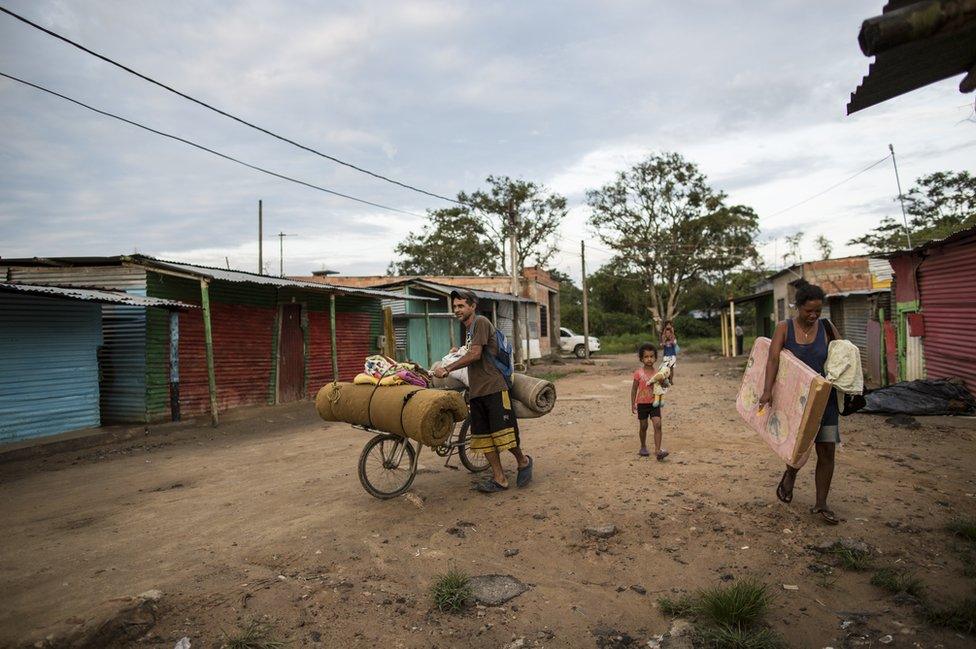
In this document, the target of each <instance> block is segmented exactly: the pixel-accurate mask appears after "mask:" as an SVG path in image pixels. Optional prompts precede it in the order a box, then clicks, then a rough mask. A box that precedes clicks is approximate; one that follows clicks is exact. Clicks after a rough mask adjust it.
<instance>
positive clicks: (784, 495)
mask: <svg viewBox="0 0 976 649" xmlns="http://www.w3.org/2000/svg"><path fill="white" fill-rule="evenodd" d="M786 473H787V472H786V471H784V472H783V477H782V478H780V479H779V484H778V485H776V497H777V498H779V499H780V501H782V502H784V503H786V504H787V505H789V504H790V503H791V502H793V490H792V489H790V490H789V492H787V491H786V487H785V486H784V485H783V483H784V482H785V481H786Z"/></svg>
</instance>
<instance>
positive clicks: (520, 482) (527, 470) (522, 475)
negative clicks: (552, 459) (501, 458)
mask: <svg viewBox="0 0 976 649" xmlns="http://www.w3.org/2000/svg"><path fill="white" fill-rule="evenodd" d="M525 459H527V460H528V463H526V465H525V466H523V467H520V468H519V470H518V475H517V476H516V477H515V485H516V486H518V487H524V486H525V485H527V484H529V483H530V482H531V481H532V456H531V455H526V456H525Z"/></svg>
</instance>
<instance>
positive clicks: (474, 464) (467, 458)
mask: <svg viewBox="0 0 976 649" xmlns="http://www.w3.org/2000/svg"><path fill="white" fill-rule="evenodd" d="M470 432H471V419H470V418H469V419H465V420H464V422H463V423H462V424H461V430H460V432H459V433H458V457H459V458H461V464H463V465H464V468H465V469H467V470H468V471H470V472H471V473H481V472H482V471H487V470H488V469H489V468H491V465H490V464H488V458H486V457H485V454H484V453H475V452H474V451H472V450H471V449H470V448H468V444H470V439H469V433H470Z"/></svg>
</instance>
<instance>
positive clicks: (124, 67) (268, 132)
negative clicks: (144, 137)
mask: <svg viewBox="0 0 976 649" xmlns="http://www.w3.org/2000/svg"><path fill="white" fill-rule="evenodd" d="M0 12H3V13H5V14H7V15H8V16H10V17H12V18H15V19H17V20H19V21H20V22H22V23H24V24H26V25H29V26H31V27H33V28H34V29H37V30H39V31H41V32H44V33H45V34H47V35H48V36H53V37H54V38H56V39H58V40H60V41H63V42H65V43H67V44H68V45H71V46H72V47H76V48H78V49H79V50H81V51H82V52H85V53H86V54H90V55H92V56H94V57H95V58H98V59H101V60H102V61H105V62H106V63H108V64H110V65H114V66H115V67H117V68H119V69H121V70H125V71H126V72H128V73H129V74H132V75H135V76H137V77H139V78H140V79H142V80H144V81H148V82H149V83H151V84H153V85H156V86H159V87H160V88H162V89H164V90H166V91H168V92H171V93H173V94H174V95H177V96H179V97H182V98H183V99H186V100H188V101H192V102H193V103H194V104H197V105H198V106H202V107H204V108H206V109H207V110H211V111H213V112H215V113H217V114H218V115H222V116H224V117H227V118H228V119H232V120H234V121H235V122H238V123H239V124H243V125H244V126H247V127H248V128H252V129H254V130H256V131H259V132H261V133H264V134H265V135H270V136H271V137H273V138H275V139H277V140H281V141H282V142H286V143H288V144H291V145H292V146H296V147H298V148H299V149H302V150H304V151H307V152H309V153H313V154H315V155H317V156H319V157H322V158H325V159H326V160H331V161H332V162H335V163H337V164H340V165H343V166H345V167H349V168H350V169H355V170H356V171H358V172H360V173H364V174H366V175H368V176H372V177H373V178H377V179H379V180H382V181H385V182H388V183H391V184H393V185H397V186H399V187H403V188H404V189H409V190H410V191H414V192H418V193H420V194H425V195H427V196H431V197H433V198H439V199H441V200H443V201H448V202H449V203H455V204H457V205H462V203H461V202H460V201H458V200H457V199H454V198H450V197H448V196H443V195H441V194H437V193H434V192H430V191H427V190H426V189H421V188H419V187H415V186H413V185H409V184H407V183H404V182H401V181H399V180H394V179H393V178H390V177H388V176H384V175H383V174H379V173H376V172H375V171H370V170H369V169H364V168H362V167H359V166H357V165H354V164H352V163H350V162H346V161H345V160H340V159H339V158H336V157H335V156H331V155H329V154H327V153H323V152H321V151H319V150H318V149H315V148H313V147H311V146H307V145H305V144H301V143H299V142H296V141H295V140H292V139H290V138H287V137H285V136H284V135H279V134H278V133H275V132H274V131H271V130H269V129H266V128H264V127H262V126H258V125H257V124H254V123H252V122H249V121H247V120H246V119H243V118H241V117H238V116H236V115H233V114H231V113H228V112H227V111H224V110H221V109H220V108H217V107H215V106H212V105H211V104H209V103H207V102H205V101H203V100H201V99H197V98H196V97H193V96H191V95H188V94H186V93H185V92H181V91H179V90H177V89H176V88H173V87H172V86H168V85H166V84H165V83H163V82H161V81H157V80H156V79H153V78H152V77H150V76H147V75H145V74H142V73H141V72H138V71H136V70H133V69H132V68H130V67H128V66H127V65H123V64H122V63H119V62H118V61H115V60H114V59H111V58H109V57H107V56H105V55H104V54H99V53H98V52H96V51H94V50H91V49H89V48H87V47H85V46H84V45H82V44H81V43H77V42H75V41H73V40H71V39H70V38H68V37H67V36H62V35H61V34H58V33H57V32H54V31H51V30H50V29H47V28H46V27H43V26H41V25H38V24H37V23H35V22H33V21H32V20H30V19H28V18H25V17H24V16H21V15H20V14H18V13H15V12H13V11H11V10H9V9H7V8H6V7H3V6H0ZM76 103H77V102H76ZM333 193H335V192H333ZM357 200H358V199H357ZM398 211H399V210H398Z"/></svg>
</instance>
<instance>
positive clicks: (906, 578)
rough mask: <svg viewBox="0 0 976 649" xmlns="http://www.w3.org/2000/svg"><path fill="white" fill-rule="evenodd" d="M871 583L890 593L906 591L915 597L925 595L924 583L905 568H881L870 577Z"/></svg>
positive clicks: (920, 597)
mask: <svg viewBox="0 0 976 649" xmlns="http://www.w3.org/2000/svg"><path fill="white" fill-rule="evenodd" d="M871 584H872V585H873V586H877V587H878V588H880V589H882V590H885V591H887V592H889V593H891V594H892V595H897V594H898V593H908V594H909V595H911V596H912V597H915V598H917V599H922V598H923V597H925V585H924V584H922V582H921V580H920V579H919V578H918V577H916V576H915V575H913V574H912V573H910V572H908V571H907V570H896V569H894V568H881V569H880V570H878V571H877V572H876V573H874V576H873V577H871Z"/></svg>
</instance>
